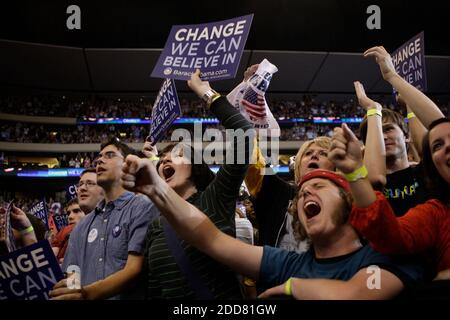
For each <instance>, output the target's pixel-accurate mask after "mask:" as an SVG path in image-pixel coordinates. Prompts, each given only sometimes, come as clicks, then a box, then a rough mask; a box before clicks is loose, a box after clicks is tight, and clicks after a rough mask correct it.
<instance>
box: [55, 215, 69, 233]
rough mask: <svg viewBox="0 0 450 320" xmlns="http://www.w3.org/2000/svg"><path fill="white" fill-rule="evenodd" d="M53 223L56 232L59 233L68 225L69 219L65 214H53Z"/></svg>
mask: <svg viewBox="0 0 450 320" xmlns="http://www.w3.org/2000/svg"><path fill="white" fill-rule="evenodd" d="M53 222H54V223H55V226H56V230H58V232H59V231H61V230H62V229H64V227H67V225H68V224H69V218H68V217H67V214H64V213H61V214H54V215H53Z"/></svg>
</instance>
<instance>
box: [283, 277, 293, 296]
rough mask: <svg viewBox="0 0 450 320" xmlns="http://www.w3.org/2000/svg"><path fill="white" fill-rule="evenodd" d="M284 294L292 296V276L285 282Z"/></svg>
mask: <svg viewBox="0 0 450 320" xmlns="http://www.w3.org/2000/svg"><path fill="white" fill-rule="evenodd" d="M284 294H285V295H287V296H292V278H289V279H288V281H286V283H285V284H284Z"/></svg>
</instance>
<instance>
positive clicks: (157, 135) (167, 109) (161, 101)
mask: <svg viewBox="0 0 450 320" xmlns="http://www.w3.org/2000/svg"><path fill="white" fill-rule="evenodd" d="M180 115H181V108H180V101H178V95H177V88H176V87H175V81H174V80H172V79H166V80H164V82H163V84H162V86H161V89H160V90H159V93H158V96H157V97H156V100H155V103H154V105H153V110H152V125H151V128H150V137H151V139H152V141H153V142H154V143H156V142H158V141H159V140H160V139H161V138H162V137H163V136H164V133H165V132H166V131H167V129H169V127H170V125H171V124H172V122H173V121H174V120H175V119H176V118H178V117H179V116H180Z"/></svg>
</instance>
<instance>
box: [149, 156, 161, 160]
mask: <svg viewBox="0 0 450 320" xmlns="http://www.w3.org/2000/svg"><path fill="white" fill-rule="evenodd" d="M148 160H151V161H159V157H157V156H153V157H150V158H148Z"/></svg>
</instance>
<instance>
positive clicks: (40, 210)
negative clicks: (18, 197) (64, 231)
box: [30, 199, 48, 230]
mask: <svg viewBox="0 0 450 320" xmlns="http://www.w3.org/2000/svg"><path fill="white" fill-rule="evenodd" d="M30 213H31V214H32V215H34V216H35V217H38V218H39V219H41V220H42V222H43V223H44V225H45V227H46V228H47V230H48V211H47V204H46V203H45V199H42V200H40V201H38V202H36V203H35V204H33V205H32V206H31V208H30Z"/></svg>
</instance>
